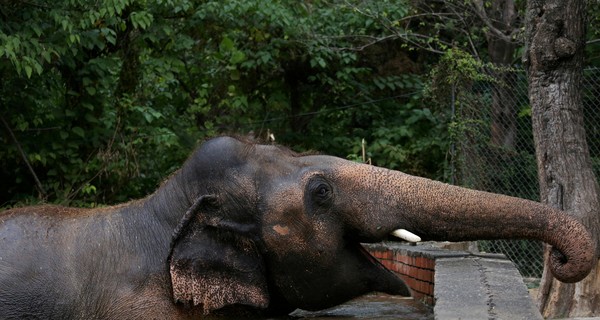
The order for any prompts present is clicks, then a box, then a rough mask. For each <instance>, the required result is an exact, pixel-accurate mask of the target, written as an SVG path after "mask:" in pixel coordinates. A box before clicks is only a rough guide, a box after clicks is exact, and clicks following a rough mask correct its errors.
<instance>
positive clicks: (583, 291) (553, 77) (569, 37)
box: [523, 0, 600, 318]
mask: <svg viewBox="0 0 600 320" xmlns="http://www.w3.org/2000/svg"><path fill="white" fill-rule="evenodd" d="M585 13H586V11H585V1H584V0H576V1H567V0H548V1H528V2H527V13H526V20H525V25H526V31H525V32H526V50H525V56H524V57H523V59H524V63H525V65H526V67H527V69H528V78H529V100H530V102H531V106H532V121H533V135H534V140H535V145H536V157H537V167H538V176H539V181H540V182H539V183H540V199H541V201H542V202H545V203H547V204H549V205H551V206H554V207H557V208H559V209H562V210H565V211H567V212H569V213H570V214H572V215H574V216H576V217H578V218H579V219H581V220H582V221H583V223H584V224H585V225H586V226H587V227H588V228H589V229H590V230H591V232H592V234H593V235H595V236H596V237H598V232H599V231H600V219H599V212H598V210H599V208H600V191H599V187H598V181H597V179H596V177H595V176H594V173H593V171H592V164H591V159H590V154H589V150H588V145H587V142H586V138H585V129H584V126H583V113H582V103H581V94H580V91H579V87H580V84H581V77H582V68H583V51H584V47H585V21H586V20H585ZM596 242H598V239H596ZM547 253H548V250H546V259H547V256H548V254H547ZM545 265H546V268H545V269H544V274H543V275H542V281H541V284H540V291H539V295H538V299H539V302H540V310H541V312H542V315H544V317H551V318H555V317H574V316H591V315H599V314H600V268H599V266H598V265H597V266H596V268H595V269H594V270H592V272H591V273H590V275H589V276H588V277H587V278H585V279H584V280H583V281H581V282H578V283H575V284H565V283H561V282H559V281H557V280H556V279H554V278H553V277H552V274H551V273H550V272H549V271H548V268H547V266H548V263H546V264H545Z"/></svg>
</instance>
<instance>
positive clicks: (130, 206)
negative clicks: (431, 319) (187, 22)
mask: <svg viewBox="0 0 600 320" xmlns="http://www.w3.org/2000/svg"><path fill="white" fill-rule="evenodd" d="M397 229H403V231H398V232H395V230H397ZM406 230H408V231H406ZM394 232H395V233H396V234H406V235H408V237H412V238H414V239H415V240H417V239H418V238H419V237H420V238H422V239H423V240H450V241H458V240H474V239H498V238H530V239H540V240H542V241H545V242H547V243H549V244H551V245H552V246H553V251H552V257H553V259H552V266H551V267H552V271H553V273H554V275H555V276H556V277H557V278H558V279H559V280H561V281H565V282H575V281H579V280H581V279H582V278H583V277H585V276H586V275H587V274H588V272H589V271H590V269H591V267H592V265H593V264H594V263H595V261H596V260H595V259H596V256H595V252H596V251H595V250H596V248H595V243H594V242H592V237H591V236H590V234H589V232H588V231H587V230H586V228H585V227H584V226H583V225H582V224H580V223H579V222H578V221H577V220H576V219H574V218H573V217H571V216H569V215H567V214H565V213H564V212H561V211H558V210H555V209H552V208H550V207H548V206H545V205H542V204H540V203H536V202H532V201H528V200H523V199H518V198H512V197H508V196H503V195H497V194H491V193H486V192H481V191H474V190H470V189H465V188H461V187H456V186H451V185H447V184H444V183H440V182H436V181H432V180H428V179H424V178H419V177H414V176H410V175H407V174H404V173H402V172H398V171H392V170H387V169H383V168H379V167H375V166H370V165H366V164H359V163H355V162H351V161H347V160H343V159H339V158H335V157H331V156H324V155H316V154H297V153H294V152H292V151H290V150H288V149H286V148H283V147H280V146H275V145H260V144H256V143H253V142H250V141H244V140H243V139H238V138H232V137H217V138H213V139H211V140H208V141H206V142H204V143H203V144H202V145H201V146H200V147H199V148H198V150H197V151H195V152H194V153H193V154H192V155H191V156H190V158H189V159H188V160H187V161H186V162H185V164H184V165H183V167H182V168H181V169H180V170H179V171H177V172H176V173H175V174H173V175H172V176H171V177H170V178H169V179H168V180H166V181H165V182H164V183H163V184H162V185H161V186H160V188H158V190H157V191H156V192H154V193H153V194H151V195H149V196H148V197H146V198H145V199H142V200H137V201H132V202H129V203H125V204H121V205H117V206H111V207H104V208H96V209H78V208H69V207H59V206H51V205H44V206H36V207H25V208H18V209H12V210H7V211H5V212H3V213H1V214H0V318H1V319H11V318H23V317H32V318H43V319H69V318H70V319H99V318H111V319H112V318H114V319H136V318H142V319H150V318H157V319H185V318H192V317H202V316H207V317H212V316H229V315H252V316H255V315H259V316H260V315H269V316H270V315H275V314H285V313H288V312H290V311H292V310H294V309H295V308H303V309H308V310H316V309H322V308H326V307H330V306H333V305H336V304H339V303H342V302H344V301H346V300H348V299H351V298H353V297H356V296H359V295H361V294H364V293H367V292H370V291H381V292H387V293H390V294H399V295H410V292H409V289H408V287H407V286H406V285H405V284H404V283H403V282H402V281H401V280H400V279H399V278H397V277H396V276H395V275H394V274H393V273H391V272H389V271H387V270H386V269H385V268H384V267H383V266H382V265H381V264H379V263H378V262H377V261H376V260H375V259H374V258H372V257H371V256H370V255H369V254H367V253H366V251H365V250H364V249H363V248H362V247H361V245H360V243H368V242H378V241H381V240H382V239H385V238H386V237H387V236H388V235H389V234H391V233H394Z"/></svg>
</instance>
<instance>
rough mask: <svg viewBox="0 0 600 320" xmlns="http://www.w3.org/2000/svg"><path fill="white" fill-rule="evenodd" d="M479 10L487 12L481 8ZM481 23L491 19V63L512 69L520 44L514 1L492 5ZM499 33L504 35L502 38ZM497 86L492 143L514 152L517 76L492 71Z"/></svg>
mask: <svg viewBox="0 0 600 320" xmlns="http://www.w3.org/2000/svg"><path fill="white" fill-rule="evenodd" d="M479 7H480V8H481V9H480V10H486V9H485V6H484V5H483V4H481V5H480V6H479ZM480 16H482V17H481V18H482V19H485V18H487V19H489V22H487V23H486V24H487V25H490V26H492V27H493V28H494V31H495V32H494V31H492V29H488V30H489V31H487V32H486V38H487V42H488V54H489V56H490V61H491V62H492V63H493V64H494V65H496V66H502V67H510V66H511V65H512V64H513V62H514V60H513V59H514V54H515V50H516V48H517V42H515V40H514V39H513V38H512V35H513V34H515V33H516V31H515V30H517V29H518V28H519V27H520V25H519V23H518V17H519V16H518V13H517V9H516V7H515V2H514V1H513V0H502V1H492V3H491V6H490V8H489V12H488V13H487V14H485V15H480ZM497 33H501V34H502V35H503V36H500V35H499V34H497ZM492 72H494V76H495V77H497V79H498V84H496V86H495V87H494V89H493V90H492V123H491V143H492V144H493V145H495V146H498V147H503V148H507V149H514V148H515V144H516V138H517V114H518V113H519V110H517V101H516V100H515V92H514V87H513V86H512V85H511V84H513V83H514V73H513V72H505V71H499V70H492Z"/></svg>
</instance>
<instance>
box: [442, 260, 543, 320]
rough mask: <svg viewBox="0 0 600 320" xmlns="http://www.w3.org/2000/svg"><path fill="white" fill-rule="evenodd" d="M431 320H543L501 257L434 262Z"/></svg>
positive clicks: (511, 269) (513, 269)
mask: <svg viewBox="0 0 600 320" xmlns="http://www.w3.org/2000/svg"><path fill="white" fill-rule="evenodd" d="M433 313H434V317H435V319H439V320H443V319H527V320H529V319H543V318H542V315H541V314H540V312H539V311H538V309H537V307H536V306H535V304H534V303H533V301H532V300H531V297H530V296H529V292H528V291H527V287H526V286H525V283H523V280H522V278H521V275H520V274H519V272H518V271H517V269H516V268H515V266H514V265H513V263H512V262H511V261H510V260H508V259H506V258H505V257H504V256H500V257H498V256H496V255H494V256H492V257H488V256H485V255H483V256H467V257H462V258H446V259H438V260H436V268H435V306H434V311H433Z"/></svg>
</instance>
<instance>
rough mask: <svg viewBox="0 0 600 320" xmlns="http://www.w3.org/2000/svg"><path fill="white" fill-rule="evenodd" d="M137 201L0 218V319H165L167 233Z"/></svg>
mask: <svg viewBox="0 0 600 320" xmlns="http://www.w3.org/2000/svg"><path fill="white" fill-rule="evenodd" d="M138 205H139V204H138V203H132V204H129V205H128V206H123V207H117V208H104V209H76V208H65V207H59V206H37V207H31V208H22V209H15V210H11V211H8V212H7V213H4V214H3V215H1V216H0V221H1V224H0V235H1V236H0V238H1V239H2V241H1V242H0V318H1V319H10V318H22V317H23V316H27V317H32V318H40V319H95V318H103V319H124V318H127V319H136V318H139V319H142V318H144V319H147V318H148V315H154V316H156V318H161V319H169V318H171V317H174V316H175V315H177V314H178V313H179V312H178V310H177V308H175V305H174V304H173V303H172V298H171V294H170V292H169V291H170V285H169V282H170V280H169V279H168V274H167V273H166V257H167V255H168V253H169V245H170V239H171V233H170V232H168V229H167V228H158V226H159V223H158V222H157V221H153V218H152V217H150V216H149V215H148V214H145V212H144V211H143V210H141V208H140V207H138Z"/></svg>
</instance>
